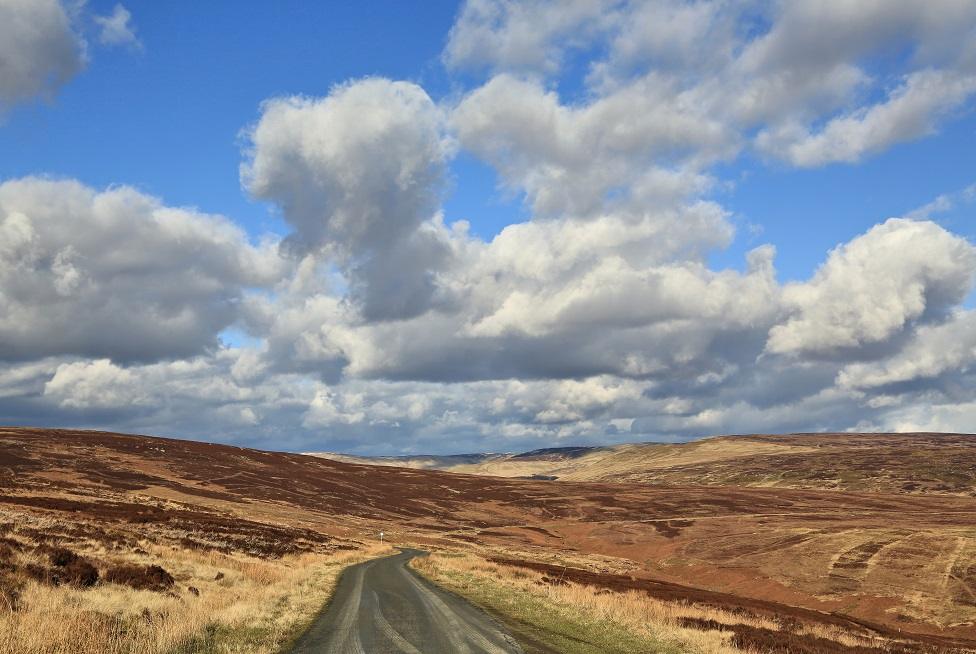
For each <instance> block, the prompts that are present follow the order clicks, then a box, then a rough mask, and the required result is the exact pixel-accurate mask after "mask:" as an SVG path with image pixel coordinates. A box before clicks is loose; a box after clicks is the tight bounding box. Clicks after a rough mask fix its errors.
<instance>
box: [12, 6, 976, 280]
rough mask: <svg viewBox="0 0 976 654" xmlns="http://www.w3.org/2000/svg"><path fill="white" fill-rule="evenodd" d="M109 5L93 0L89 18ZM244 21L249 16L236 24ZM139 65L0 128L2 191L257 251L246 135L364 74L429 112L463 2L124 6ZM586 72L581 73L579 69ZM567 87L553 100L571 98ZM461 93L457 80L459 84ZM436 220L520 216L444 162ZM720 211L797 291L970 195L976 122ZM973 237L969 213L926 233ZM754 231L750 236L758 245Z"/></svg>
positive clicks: (111, 55) (726, 168) (483, 184)
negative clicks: (73, 188) (198, 220)
mask: <svg viewBox="0 0 976 654" xmlns="http://www.w3.org/2000/svg"><path fill="white" fill-rule="evenodd" d="M114 5H115V2H113V1H111V0H109V1H108V2H106V1H104V0H93V1H91V2H90V3H89V7H90V9H91V11H92V12H93V13H95V14H99V13H102V14H107V13H109V12H110V11H111V10H112V7H113V6H114ZM240 7H246V10H244V11H242V10H240ZM128 8H129V10H130V11H131V12H132V13H133V16H134V21H135V24H136V30H137V33H138V37H139V39H140V41H141V42H142V44H143V48H142V49H141V50H134V49H132V48H128V47H114V48H106V47H103V46H99V45H98V44H93V45H91V46H90V56H91V61H90V63H89V65H88V68H87V70H86V71H85V72H84V74H83V75H79V76H78V77H77V78H75V79H74V80H72V81H71V83H70V84H68V85H67V86H65V87H64V88H63V89H62V90H61V91H60V92H59V94H58V95H57V97H55V98H54V99H53V100H51V101H49V102H44V101H38V102H34V103H31V104H29V105H27V106H21V107H17V108H15V110H14V111H13V112H12V113H11V115H9V116H8V117H7V124H6V125H5V127H4V129H3V130H0V151H2V152H7V153H16V156H5V157H2V158H0V177H18V176H22V175H28V174H37V173H41V172H43V173H45V174H50V175H54V176H60V177H72V178H76V179H79V180H82V181H84V182H85V183H87V184H90V185H92V186H95V187H105V186H109V185H112V184H129V185H133V186H135V187H137V188H139V189H141V190H143V191H145V192H147V193H149V194H152V195H155V196H158V197H160V198H162V199H163V200H165V201H166V202H167V203H168V204H171V205H178V206H193V207H198V208H200V209H201V210H203V211H206V212H212V213H220V214H223V215H226V216H229V217H231V218H233V219H234V220H235V221H237V222H238V223H240V224H241V225H244V226H246V228H247V229H248V231H249V232H250V233H251V234H252V235H254V236H259V235H260V234H262V233H263V232H266V231H274V232H276V233H279V234H283V233H286V232H287V227H286V226H285V225H284V224H283V223H282V221H281V220H280V219H279V218H278V216H277V212H276V211H275V209H274V207H272V206H269V205H268V204H267V203H262V202H256V201H254V200H252V199H250V198H249V197H248V194H247V193H246V192H245V191H243V190H242V189H241V184H240V179H239V175H238V166H239V164H240V162H241V158H242V157H241V149H242V147H243V142H242V140H241V138H240V132H241V130H242V129H245V128H246V127H247V126H248V125H251V124H253V123H254V122H255V121H256V120H257V119H258V116H259V107H260V104H261V102H263V101H264V100H266V99H268V98H271V97H275V96H286V95H296V94H297V95H307V96H321V95H324V94H326V93H328V91H329V89H330V88H331V87H332V86H333V85H335V84H339V83H342V82H345V81H347V80H350V79H356V78H360V77H366V76H383V77H389V78H392V79H405V80H411V81H415V82H417V83H418V84H420V85H421V86H423V87H424V88H425V90H426V91H427V92H428V93H429V94H430V95H431V97H433V98H434V99H435V100H441V99H444V98H449V97H450V96H451V94H453V93H457V92H458V89H459V88H460V85H461V84H462V82H461V81H459V80H457V79H452V77H451V76H450V75H449V74H448V73H447V72H446V71H445V69H444V66H443V64H442V62H441V51H442V50H443V48H444V45H445V43H446V41H447V34H448V31H449V29H450V27H451V25H452V23H453V22H454V19H455V17H456V15H457V13H458V10H459V6H458V3H456V2H425V3H419V4H412V3H403V2H377V3H370V4H369V5H368V6H357V5H354V4H353V3H301V2H285V3H268V2H247V3H244V4H242V5H238V8H237V9H235V10H230V9H229V7H228V6H227V5H225V4H221V3H159V2H137V3H136V2H133V3H130V4H129V6H128ZM581 60H582V61H584V62H585V59H581ZM574 72H576V73H578V71H572V70H571V71H570V72H568V73H566V74H564V75H563V79H562V80H561V86H562V87H563V88H569V92H570V94H572V93H574V92H578V89H575V90H574V87H575V86H576V85H578V84H579V78H580V75H579V74H573V73H574ZM460 77H461V78H462V79H463V78H464V76H460ZM451 173H452V180H453V181H452V183H451V184H450V186H449V188H448V194H447V197H446V199H445V204H444V212H445V216H446V218H447V220H448V221H452V220H457V219H466V220H469V221H470V222H471V223H472V229H473V231H474V232H475V233H476V234H478V235H481V236H483V237H485V238H490V237H492V236H494V235H495V234H497V233H498V231H500V230H501V229H502V228H503V227H504V226H505V225H507V224H510V223H513V222H521V221H523V220H526V219H527V218H529V217H530V216H531V211H529V210H527V209H526V208H525V207H524V206H523V205H522V203H521V201H520V195H519V194H518V193H517V192H513V191H504V190H500V189H499V188H498V180H497V176H496V175H495V173H494V171H493V170H492V169H491V167H489V166H487V165H485V164H484V163H482V162H480V161H478V159H477V158H475V157H473V156H472V155H470V154H468V153H461V154H460V155H459V156H458V157H457V158H456V159H455V160H454V161H452V162H451ZM718 175H719V178H720V180H721V181H722V182H724V183H727V184H728V186H723V187H721V188H719V189H717V190H716V191H715V196H716V197H717V198H718V199H719V200H720V201H721V202H722V203H723V205H724V206H726V207H727V208H728V209H729V210H730V211H732V212H733V213H734V222H735V224H736V225H737V226H739V230H738V234H737V238H736V241H735V243H734V244H733V246H732V247H730V248H729V249H727V250H720V251H717V252H715V253H714V254H713V256H712V258H711V260H712V262H713V263H714V265H716V266H720V267H734V268H740V267H742V266H743V265H744V263H743V262H744V259H743V256H744V253H745V252H746V251H747V250H748V249H751V248H752V247H755V245H757V244H759V243H764V242H771V243H773V244H775V245H776V247H777V249H778V251H779V253H780V256H779V258H778V267H777V269H778V272H779V275H780V278H781V279H782V280H784V281H788V280H798V279H804V278H806V277H807V276H809V275H810V274H811V273H812V271H813V270H814V269H815V268H816V266H817V265H819V264H820V263H821V262H822V260H823V257H824V253H825V252H826V251H827V250H829V249H830V248H832V247H834V246H836V245H837V244H839V243H842V242H845V241H847V240H849V239H850V238H852V237H853V236H855V235H856V234H859V233H861V232H863V231H864V230H865V229H867V228H868V227H870V226H871V225H873V224H875V223H877V222H879V221H880V220H883V219H884V218H888V217H891V216H898V215H901V214H903V213H906V212H908V211H910V210H912V209H914V208H916V207H919V206H921V205H924V204H926V203H927V202H929V201H931V200H932V199H934V198H935V197H936V196H939V195H942V194H947V193H953V192H956V191H960V190H961V189H963V188H965V187H967V186H968V185H970V184H972V183H974V182H976V114H974V113H973V112H972V111H962V112H958V115H956V116H954V117H953V118H952V119H950V120H948V121H946V122H945V123H944V124H942V125H941V126H940V128H939V132H938V133H937V134H935V135H933V136H931V137H928V138H925V139H920V140H917V141H911V142H908V143H901V144H897V145H895V146H894V147H892V148H891V149H890V150H888V151H886V152H883V153H881V154H878V155H876V156H873V157H869V158H867V159H866V160H865V161H863V162H860V163H858V164H857V165H851V164H846V163H836V164H832V165H828V166H826V167H824V168H820V169H813V170H803V169H801V170H797V169H794V168H790V167H787V166H784V165H782V164H780V163H778V162H776V161H769V160H763V159H762V158H761V157H755V156H748V155H746V156H742V157H738V158H736V160H735V161H733V162H731V163H729V164H726V165H723V166H721V167H720V172H719V173H718ZM936 218H937V219H938V220H939V221H941V222H943V223H944V224H946V225H947V226H949V227H950V228H952V229H953V231H956V232H960V233H963V234H966V235H967V236H969V237H971V238H972V237H973V236H976V221H973V220H971V212H969V211H966V210H958V211H956V212H949V213H947V214H945V215H940V216H937V217H936ZM750 226H758V227H760V228H761V230H760V231H759V232H758V233H757V232H756V231H755V230H754V229H750Z"/></svg>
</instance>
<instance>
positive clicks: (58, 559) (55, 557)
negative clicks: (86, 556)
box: [48, 547, 78, 568]
mask: <svg viewBox="0 0 976 654" xmlns="http://www.w3.org/2000/svg"><path fill="white" fill-rule="evenodd" d="M48 558H49V559H50V560H51V565H55V566H57V567H59V568H63V567H65V566H69V565H71V564H72V563H74V562H75V561H77V560H78V555H77V554H75V553H74V552H72V551H71V550H69V549H68V548H66V547H55V548H54V549H52V550H51V551H50V552H49V553H48Z"/></svg>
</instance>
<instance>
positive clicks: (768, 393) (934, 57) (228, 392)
mask: <svg viewBox="0 0 976 654" xmlns="http://www.w3.org/2000/svg"><path fill="white" fill-rule="evenodd" d="M915 5H917V3H894V4H892V3H887V2H841V1H838V2H832V3H827V4H824V3H819V2H812V1H811V2H793V3H786V4H783V5H774V6H766V5H756V6H753V5H751V4H743V5H733V4H730V3H725V2H719V1H716V2H697V3H684V2H668V1H661V2H600V1H596V0H593V1H586V0H580V1H579V2H573V3H570V4H568V5H567V4H566V3H556V2H542V1H534V2H500V1H495V0H470V1H469V2H467V3H466V4H465V5H464V6H463V8H462V9H461V11H460V13H459V15H458V17H457V21H456V23H455V25H454V27H453V28H452V30H451V32H450V35H449V37H448V41H447V45H446V47H445V50H444V53H443V62H444V65H445V67H446V68H447V69H448V70H449V71H453V73H454V74H456V75H458V79H464V80H472V81H470V82H469V87H468V88H466V89H465V91H464V92H463V93H461V94H460V95H458V96H456V97H450V98H445V99H442V100H439V101H438V100H435V99H433V98H431V97H430V96H429V95H428V93H427V92H426V91H425V90H424V89H423V88H422V87H421V86H419V85H417V84H415V83H412V82H407V81H397V80H389V79H384V78H378V77H377V78H366V79H359V80H352V81H348V82H345V83H343V84H340V85H337V86H335V87H334V88H332V89H331V90H330V91H329V92H328V94H327V95H325V96H322V97H315V98H308V97H279V98H270V99H268V100H267V101H266V102H265V103H264V104H263V106H262V107H261V110H260V116H259V118H258V120H257V121H256V122H255V124H254V125H252V126H250V127H249V128H247V130H246V132H245V134H246V136H245V138H246V141H247V145H246V148H245V152H244V156H243V161H242V164H241V180H242V184H243V185H244V187H245V188H246V190H247V192H249V193H250V194H251V195H252V196H253V197H255V198H256V199H259V200H263V201H267V202H269V203H272V204H273V205H274V206H275V207H277V209H278V210H279V211H280V214H281V216H282V217H283V218H284V220H285V222H286V223H287V225H288V226H289V228H290V230H291V232H290V233H289V234H288V235H287V236H286V237H285V238H283V239H281V240H277V239H274V238H272V237H268V238H265V239H264V240H262V241H261V242H254V241H253V240H252V239H250V238H249V237H248V236H247V234H245V233H244V232H243V231H242V230H241V229H240V228H238V227H237V226H235V225H234V223H233V222H232V220H230V219H228V218H225V217H221V216H215V215H209V214H204V213H201V212H198V211H195V210H190V209H185V208H178V207H169V206H166V205H165V203H164V202H163V201H162V200H159V199H156V198H152V197H148V196H146V195H145V194H143V193H141V192H139V191H137V190H135V189H131V188H127V187H114V188H109V189H104V190H99V189H91V188H87V187H85V186H84V185H82V184H80V183H78V182H76V181H73V180H51V179H44V178H26V179H17V180H7V181H4V182H2V183H0V415H4V416H7V417H8V420H15V421H18V422H34V423H37V422H46V423H49V424H73V425H77V424H85V425H91V426H101V427H110V428H114V429H120V430H132V431H144V432H155V433H163V434H180V435H187V436H197V437H212V438H219V439H223V440H233V441H235V442H238V443H248V444H253V445H260V446H265V447H273V448H277V449H296V450H309V449H316V448H318V449H331V450H348V451H359V452H386V453H388V452H400V451H430V452H442V451H460V450H466V451H474V450H512V449H520V448H525V449H529V448H533V447H539V446H545V445H551V444H558V443H564V444H569V443H578V442H619V441H630V440H647V439H653V438H688V437H694V436H703V435H708V434H715V433H729V432H736V433H742V432H756V431H792V430H806V431H812V430H818V429H840V430H842V429H847V428H852V429H860V430H874V429H885V430H913V429H933V430H957V431H964V430H967V429H969V430H971V425H972V424H973V420H974V419H976V402H973V401H972V390H973V389H974V388H976V367H974V365H973V364H974V363H976V343H974V342H973V338H972V337H971V335H972V333H973V332H974V329H973V323H974V315H976V314H974V311H973V310H972V309H966V308H965V307H964V302H965V300H966V298H967V297H968V296H969V295H970V294H971V293H972V291H973V288H974V282H976V246H974V245H973V243H971V242H969V241H967V240H966V239H965V238H963V237H961V236H959V235H957V234H953V233H952V232H950V231H949V230H947V229H946V228H944V227H942V226H940V225H939V224H938V223H937V222H934V221H933V220H932V219H931V218H932V216H933V215H935V212H937V211H938V209H939V204H938V202H937V203H935V204H934V205H933V206H931V207H928V208H925V209H924V210H921V211H919V212H916V213H913V214H906V215H905V216H902V217H887V216H879V217H878V222H877V224H876V225H875V226H874V227H872V228H870V229H869V230H867V231H866V232H865V233H863V234H860V235H858V236H856V237H855V238H853V239H851V240H850V241H848V242H846V243H840V244H838V245H837V247H836V248H835V249H834V250H832V251H831V252H829V253H824V260H823V263H822V264H821V265H820V267H819V268H818V269H817V270H816V271H815V272H814V274H813V275H812V276H811V277H810V278H809V279H807V280H805V281H799V282H792V283H787V284H782V283H780V282H779V281H778V280H777V275H776V251H775V247H774V246H773V245H772V244H765V245H761V246H759V247H756V248H755V249H753V250H752V251H751V252H749V253H748V255H747V257H746V261H744V262H743V266H742V269H741V270H736V269H724V270H715V269H713V268H711V267H710V266H709V263H708V257H709V254H710V253H712V252H715V251H716V250H720V249H722V248H725V247H727V246H728V245H729V243H730V242H731V240H732V238H733V237H734V233H735V226H734V224H733V222H732V220H731V217H730V214H729V211H728V210H727V209H726V208H724V207H723V206H722V205H721V204H720V203H719V202H717V201H716V200H715V199H714V198H713V197H712V194H711V193H710V192H711V191H712V190H713V189H714V188H715V187H716V186H718V185H721V184H723V183H725V181H726V180H723V179H722V178H721V176H720V173H719V172H717V171H718V170H719V169H720V166H721V165H722V164H725V163H728V162H731V161H735V160H736V159H737V158H739V157H742V156H746V155H750V156H758V157H762V158H765V159H766V160H768V161H769V162H770V165H779V166H792V167H799V168H808V167H817V166H823V165H827V164H831V163H838V162H839V163H842V164H844V165H851V164H854V163H856V162H858V161H861V160H863V159H865V158H868V157H870V156H872V155H873V154H876V153H878V152H881V151H884V150H885V149H887V148H890V147H891V146H893V145H895V144H897V143H900V142H904V141H907V140H913V139H918V138H922V137H924V136H926V135H927V134H930V133H932V132H933V131H935V130H937V129H938V127H939V125H940V124H941V123H942V122H943V121H945V120H948V119H950V118H951V117H952V116H953V115H954V114H956V113H958V112H960V111H965V110H968V109H971V106H972V99H973V97H974V94H976V39H974V38H971V35H972V34H973V33H974V30H976V6H974V5H973V4H972V3H969V2H961V1H960V2H952V1H947V2H944V3H940V4H939V5H937V6H935V7H928V8H926V9H925V10H924V11H923V10H922V9H921V8H919V7H917V6H915ZM123 12H124V15H123V14H121V13H119V12H116V13H117V14H119V18H118V20H117V21H115V22H114V23H106V24H105V25H104V27H105V28H106V29H108V28H109V27H111V26H112V25H116V26H118V25H121V26H122V27H126V26H128V20H129V14H128V12H126V11H124V9H123ZM123 19H124V20H123ZM106 20H109V19H106ZM55 22H56V21H55ZM127 29H129V28H128V27H127ZM113 33H114V32H113ZM119 33H121V32H119ZM130 33H131V29H130ZM812 34H813V35H817V37H816V38H812V37H811V35H812ZM966 35H970V38H966ZM31 53H32V51H31V50H30V49H27V50H24V52H23V54H24V56H25V57H37V58H38V60H37V61H30V62H27V63H25V64H24V65H22V66H21V67H20V68H19V69H18V70H22V71H35V72H27V73H23V75H26V76H27V77H30V76H31V75H33V76H34V77H33V78H31V80H32V81H30V82H29V83H27V82H23V81H17V80H16V79H15V78H13V77H9V76H7V75H6V74H0V103H3V102H4V101H5V100H8V99H14V100H19V99H20V98H21V96H23V95H24V94H25V93H28V92H29V93H37V92H39V89H43V88H44V85H45V84H46V83H48V82H46V81H45V80H50V79H51V78H50V77H49V75H50V73H49V71H51V70H55V71H58V70H62V68H63V65H64V64H53V63H51V62H50V61H47V60H46V59H45V58H49V56H50V51H49V49H48V48H40V49H38V50H37V52H36V53H34V54H31ZM896 54H897V56H895V55H896ZM580 61H583V62H584V65H583V69H584V73H583V75H582V78H581V82H580V83H581V84H582V89H583V90H582V91H581V92H580V93H579V94H578V95H574V96H572V97H570V96H567V95H566V94H565V92H562V93H561V92H560V88H561V82H564V81H565V76H566V75H567V74H568V73H567V72H566V71H567V70H568V69H574V70H576V69H578V68H579V67H580V65H581V64H580ZM879 62H883V63H884V65H883V66H882V65H881V64H879ZM59 66H60V67H59ZM64 70H67V69H64ZM71 70H72V71H74V70H75V69H73V68H72V69H71ZM72 74H73V73H72ZM8 77H9V79H15V84H13V85H11V84H9V83H8ZM25 79H26V78H25ZM5 85H6V86H5ZM25 89H26V91H25ZM5 93H6V95H4V94H5ZM18 94H19V95H18ZM458 152H466V153H470V154H472V155H474V156H476V157H477V158H479V159H480V160H481V161H483V162H485V163H487V164H488V165H489V166H491V167H492V168H493V169H494V170H495V171H497V173H498V175H499V179H500V180H501V183H502V184H503V185H504V186H505V188H506V189H507V190H508V191H509V192H514V193H517V194H519V195H520V196H521V197H523V198H524V202H525V205H526V207H527V208H528V209H529V211H530V213H531V218H530V219H529V220H527V221H525V222H522V223H517V224H512V225H509V226H508V227H506V228H504V229H503V230H501V232H500V233H498V234H497V236H495V237H494V238H492V239H490V240H485V239H482V238H480V237H477V236H475V235H473V234H472V233H471V231H470V230H469V227H468V225H467V223H465V222H464V221H463V220H458V219H457V218H456V217H454V216H449V215H445V214H444V211H443V209H442V206H441V205H442V198H443V197H444V194H445V189H446V187H447V185H448V184H449V183H450V181H451V180H450V173H449V164H450V161H451V160H452V158H453V157H454V156H456V154H457V153H458ZM459 183H464V180H463V179H461V180H459ZM972 196H973V193H972V191H971V190H968V191H964V192H962V193H961V194H959V196H958V197H957V198H956V200H955V201H957V202H971V201H972V200H973V197H972ZM944 201H948V200H944ZM227 329H233V330H236V331H237V332H239V333H241V334H243V335H244V336H245V338H244V339H243V344H241V345H235V346H228V345H225V344H222V342H221V338H220V337H221V334H222V333H224V332H225V330H227Z"/></svg>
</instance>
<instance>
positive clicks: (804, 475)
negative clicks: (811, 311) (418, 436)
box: [313, 433, 976, 495]
mask: <svg viewBox="0 0 976 654" xmlns="http://www.w3.org/2000/svg"><path fill="white" fill-rule="evenodd" d="M313 454H314V455H315V456H322V457H327V458H335V459H337V460H342V461H348V462H356V463H362V464H372V465H385V466H402V467H406V468H418V469H428V470H430V469H436V470H445V471H449V472H460V473H470V474H479V475H492V476H499V477H536V478H552V479H559V480H562V481H599V482H609V483H617V482H630V483H657V484H661V483H664V484H704V485H714V486H739V487H761V488H795V489H804V488H805V489H823V490H849V491H872V492H885V493H925V494H931V493H938V494H956V495H972V494H974V493H976V436H973V435H970V434H935V433H898V434H882V433H871V434H851V433H836V434H829V433H824V434H788V435H773V434H756V435H746V436H720V437H715V438H707V439H703V440H699V441H692V442H689V443H679V444H658V443H640V444H629V445H616V446H611V447H567V448H550V449H545V450H533V451H531V452H525V453H521V454H468V455H462V456H457V457H454V456H412V457H409V456H405V457H377V458H369V457H351V456H343V455H335V454H329V453H313Z"/></svg>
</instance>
